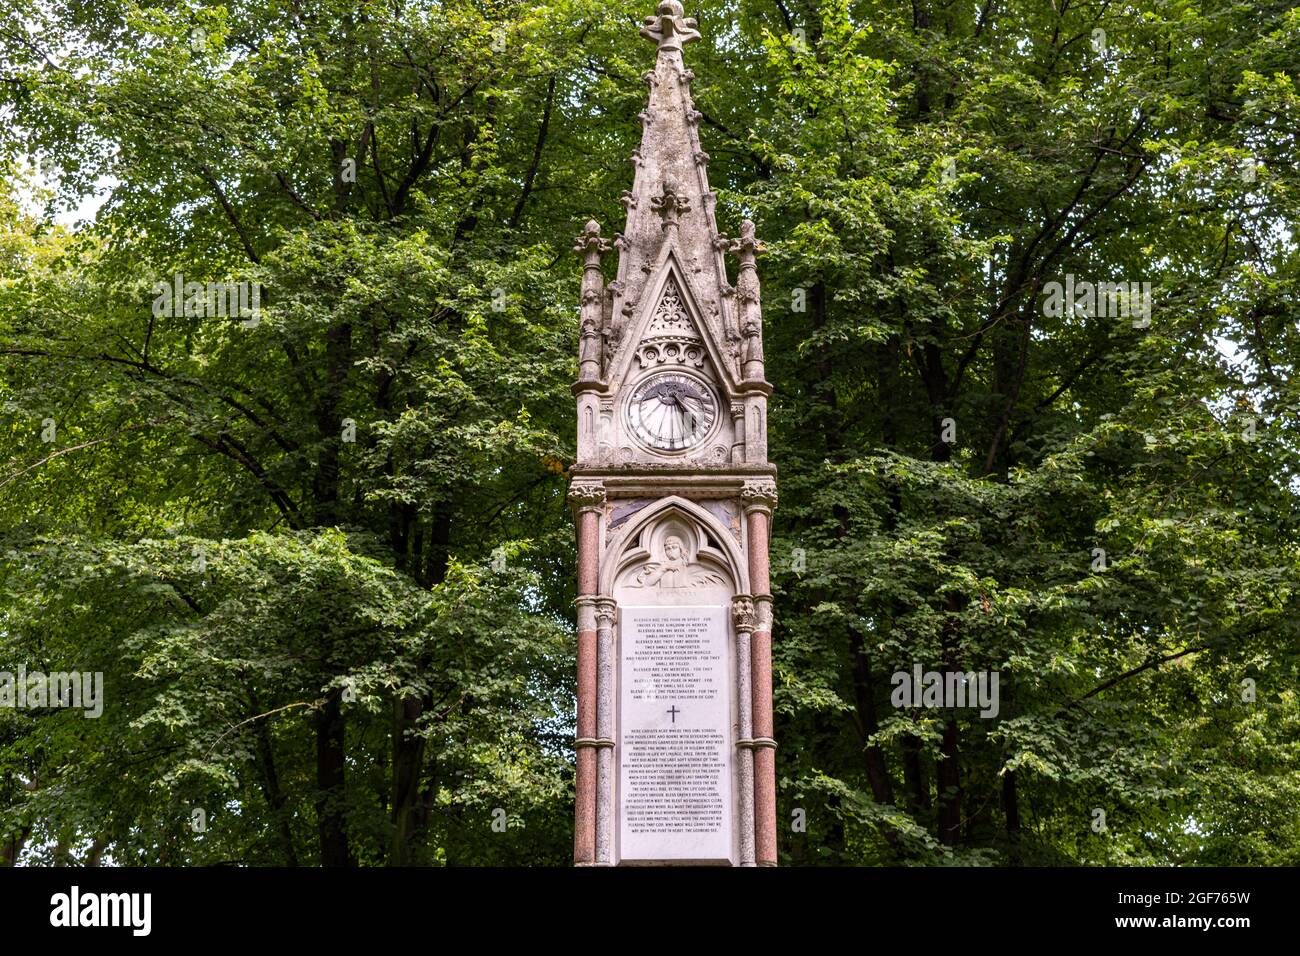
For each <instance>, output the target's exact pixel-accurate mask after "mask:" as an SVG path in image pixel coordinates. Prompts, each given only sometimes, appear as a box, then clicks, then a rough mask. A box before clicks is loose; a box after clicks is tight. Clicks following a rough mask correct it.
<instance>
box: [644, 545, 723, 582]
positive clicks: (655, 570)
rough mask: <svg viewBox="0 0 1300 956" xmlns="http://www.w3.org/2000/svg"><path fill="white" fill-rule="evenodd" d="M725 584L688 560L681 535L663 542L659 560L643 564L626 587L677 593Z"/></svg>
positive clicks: (698, 564) (715, 574)
mask: <svg viewBox="0 0 1300 956" xmlns="http://www.w3.org/2000/svg"><path fill="white" fill-rule="evenodd" d="M716 585H723V586H725V585H726V581H725V580H724V579H723V577H722V576H721V575H720V574H718V573H716V572H715V571H711V570H709V569H708V568H706V567H705V566H704V565H702V564H700V563H698V562H695V561H692V560H691V559H690V555H689V554H688V553H687V551H686V545H685V544H684V543H683V542H682V539H681V536H680V535H676V534H670V535H668V536H666V537H665V538H664V540H663V558H662V560H659V561H656V560H654V559H651V560H649V561H647V562H646V563H645V564H644V565H643V566H642V567H641V569H640V570H639V571H637V572H636V574H635V576H634V577H633V578H632V580H631V581H629V582H628V584H627V586H628V587H629V588H657V589H660V590H677V589H689V588H702V587H711V586H716Z"/></svg>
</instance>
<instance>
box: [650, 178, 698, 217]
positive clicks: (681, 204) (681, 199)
mask: <svg viewBox="0 0 1300 956" xmlns="http://www.w3.org/2000/svg"><path fill="white" fill-rule="evenodd" d="M650 208H651V209H653V210H654V211H655V212H657V213H658V214H659V216H660V217H661V218H662V219H663V221H664V223H663V225H664V228H665V229H667V228H668V227H669V226H676V225H677V222H678V217H679V216H681V215H682V214H683V213H688V212H690V211H691V197H690V196H687V195H686V194H684V193H683V192H682V187H681V184H680V183H678V182H677V180H676V179H674V178H673V177H672V176H666V177H664V182H663V192H661V193H660V194H659V195H658V196H651V197H650Z"/></svg>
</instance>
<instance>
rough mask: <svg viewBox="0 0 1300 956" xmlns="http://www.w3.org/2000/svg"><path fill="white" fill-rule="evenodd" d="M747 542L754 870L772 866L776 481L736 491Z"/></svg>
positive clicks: (751, 483)
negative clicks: (771, 543)
mask: <svg viewBox="0 0 1300 956" xmlns="http://www.w3.org/2000/svg"><path fill="white" fill-rule="evenodd" d="M741 500H742V502H743V503H744V506H745V527H746V532H747V537H748V539H749V586H750V590H751V591H753V595H754V611H755V617H756V622H755V626H754V633H753V634H752V635H751V636H750V657H751V660H752V666H753V681H752V683H751V689H752V692H753V708H752V709H753V714H752V720H753V725H754V855H755V857H756V862H757V863H758V865H759V866H776V741H775V740H774V739H773V737H772V733H773V723H772V594H771V590H772V585H771V578H770V575H769V571H768V568H769V565H768V553H767V547H768V528H769V523H770V522H771V520H772V509H773V508H774V507H776V483H775V482H774V481H772V480H771V479H770V478H769V479H759V480H755V481H746V482H745V486H744V489H743V490H742V491H741Z"/></svg>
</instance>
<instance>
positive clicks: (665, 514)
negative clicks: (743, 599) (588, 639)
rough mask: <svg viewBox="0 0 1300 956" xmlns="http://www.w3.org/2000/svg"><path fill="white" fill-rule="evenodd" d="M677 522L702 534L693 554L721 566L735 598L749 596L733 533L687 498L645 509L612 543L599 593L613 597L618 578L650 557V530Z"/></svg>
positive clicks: (664, 500) (665, 500)
mask: <svg viewBox="0 0 1300 956" xmlns="http://www.w3.org/2000/svg"><path fill="white" fill-rule="evenodd" d="M674 517H676V518H678V519H679V520H681V521H682V522H684V523H686V524H688V525H691V526H693V527H696V528H698V529H699V530H700V531H701V532H703V534H702V535H701V539H702V540H700V541H697V542H695V544H694V546H693V550H696V551H698V553H699V554H700V555H702V556H705V557H708V558H711V559H713V560H714V561H716V562H717V563H719V564H721V565H722V566H723V567H724V568H725V569H726V570H727V572H728V574H729V575H730V576H731V581H732V584H733V586H734V587H735V593H736V594H748V593H749V563H748V562H747V561H746V560H745V556H744V554H743V552H742V551H741V549H740V545H739V544H738V543H737V541H736V539H735V538H734V537H732V534H731V532H730V531H729V530H728V529H727V528H726V527H725V526H724V525H723V524H722V522H721V521H719V520H718V519H717V518H716V517H715V516H714V515H713V514H711V513H710V512H708V511H707V510H705V509H704V508H702V507H701V506H700V505H698V504H696V503H695V502H694V501H691V500H689V499H687V498H682V497H680V496H678V495H669V496H668V497H666V498H661V499H660V500H659V501H656V502H654V503H653V504H650V505H647V506H646V507H645V508H642V509H641V510H640V511H639V512H637V514H636V515H634V516H633V517H632V518H631V519H630V520H629V521H628V522H627V525H626V527H624V528H623V530H622V531H620V532H619V534H618V535H617V536H616V537H615V538H614V540H613V541H611V542H610V544H609V547H608V549H607V550H606V560H605V561H604V562H603V565H602V568H601V572H600V585H599V586H600V593H601V594H608V595H613V593H614V587H615V584H616V583H617V581H618V578H619V575H620V574H621V573H622V572H623V571H624V570H625V569H626V568H627V567H628V566H629V565H631V564H632V563H634V562H637V561H644V560H647V559H648V558H649V557H650V549H649V548H648V547H647V546H646V545H647V543H648V542H645V541H644V533H645V532H646V531H647V530H650V531H652V532H653V531H654V530H655V529H657V528H658V527H659V526H660V525H661V524H664V523H665V522H669V521H671V519H672V518H674Z"/></svg>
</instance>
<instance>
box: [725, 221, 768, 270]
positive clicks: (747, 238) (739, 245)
mask: <svg viewBox="0 0 1300 956" xmlns="http://www.w3.org/2000/svg"><path fill="white" fill-rule="evenodd" d="M719 238H723V237H721V236H720V237H719ZM730 246H731V251H732V252H734V253H736V255H737V256H739V257H740V260H741V261H742V262H744V261H745V260H746V259H748V260H749V261H750V262H753V261H754V260H753V257H754V256H755V255H757V254H758V253H760V252H762V251H763V248H764V247H763V243H761V242H759V240H758V238H757V237H756V236H755V235H754V222H753V220H751V219H746V220H745V221H744V222H742V223H741V224H740V238H739V239H733V240H731V243H730Z"/></svg>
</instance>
